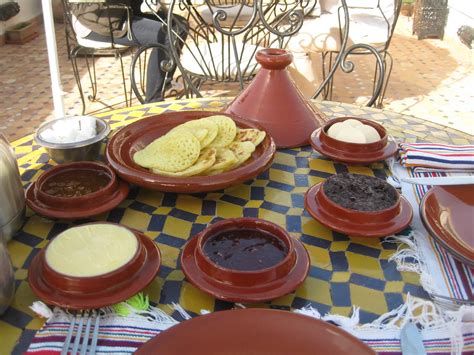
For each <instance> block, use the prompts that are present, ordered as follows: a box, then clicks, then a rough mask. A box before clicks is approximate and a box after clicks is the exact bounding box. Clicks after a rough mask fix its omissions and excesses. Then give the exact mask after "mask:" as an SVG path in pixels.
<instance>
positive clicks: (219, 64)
mask: <svg viewBox="0 0 474 355" xmlns="http://www.w3.org/2000/svg"><path fill="white" fill-rule="evenodd" d="M227 45H228V44H226V47H225V49H224V50H223V48H222V43H221V42H214V43H202V44H199V45H198V46H197V47H196V46H190V47H189V48H188V47H185V49H184V51H183V54H182V57H181V64H182V65H183V67H184V68H185V69H186V70H187V71H189V72H191V73H193V74H194V75H197V76H201V77H206V78H209V79H213V80H219V81H227V80H230V81H233V80H235V79H236V78H238V71H237V64H236V63H237V62H236V60H235V56H234V54H233V50H232V46H230V47H227ZM259 49H263V47H260V46H255V45H253V44H249V43H246V44H243V43H242V42H238V43H237V52H238V53H239V60H240V63H241V65H240V67H241V70H242V71H243V72H242V76H243V77H249V76H251V75H253V74H255V73H256V72H257V70H258V68H257V65H258V63H257V61H256V60H255V53H256V52H257V51H258V50H259ZM242 50H243V53H242V54H241V55H240V53H241V52H242ZM199 53H200V54H199ZM247 64H248V65H247Z"/></svg>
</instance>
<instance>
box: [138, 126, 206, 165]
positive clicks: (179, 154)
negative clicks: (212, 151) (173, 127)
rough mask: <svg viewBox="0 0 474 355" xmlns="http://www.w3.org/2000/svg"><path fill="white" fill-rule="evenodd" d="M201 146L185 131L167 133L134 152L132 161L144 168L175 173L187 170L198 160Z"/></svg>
mask: <svg viewBox="0 0 474 355" xmlns="http://www.w3.org/2000/svg"><path fill="white" fill-rule="evenodd" d="M200 152H201V144H200V143H199V140H198V139H197V138H196V137H195V136H194V135H193V134H192V133H190V132H188V131H187V130H180V131H177V132H171V133H168V134H167V135H165V136H162V137H160V138H158V139H155V140H154V141H153V142H152V143H150V144H149V145H148V146H146V147H145V149H143V150H140V151H138V152H136V153H135V154H134V156H133V161H134V162H135V163H137V164H138V165H140V166H143V167H145V168H154V169H158V170H161V171H168V172H177V171H182V170H185V169H187V168H189V167H190V166H191V165H193V164H194V163H195V162H196V160H197V159H198V158H199V154H200Z"/></svg>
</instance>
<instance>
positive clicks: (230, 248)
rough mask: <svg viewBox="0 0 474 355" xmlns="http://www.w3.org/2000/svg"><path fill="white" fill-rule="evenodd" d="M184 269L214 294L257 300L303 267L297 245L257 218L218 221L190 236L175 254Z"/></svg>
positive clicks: (284, 288) (298, 278) (277, 291)
mask: <svg viewBox="0 0 474 355" xmlns="http://www.w3.org/2000/svg"><path fill="white" fill-rule="evenodd" d="M181 263H182V267H183V271H184V274H185V275H186V277H187V278H188V280H190V281H191V283H193V284H194V285H195V286H196V287H198V288H200V289H201V290H203V291H204V292H207V293H209V294H211V295H213V296H215V297H216V298H219V299H223V300H227V301H234V302H260V301H265V300H271V299H274V298H277V297H280V296H283V295H285V294H287V293H289V292H291V291H293V290H294V289H295V288H296V287H298V286H299V285H300V284H301V283H302V282H303V281H304V279H305V278H306V275H307V273H308V270H309V257H308V254H307V252H306V250H305V249H304V247H303V245H302V244H301V243H300V242H299V241H297V240H295V239H293V238H292V237H291V236H290V235H289V234H288V233H287V232H286V231H285V230H284V229H282V228H281V227H279V226H277V225H276V224H274V223H271V222H268V221H265V220H261V219H258V218H235V219H226V220H223V221H219V222H217V223H214V224H212V225H210V226H209V227H207V228H206V229H205V230H204V231H202V232H201V233H199V234H198V235H197V236H195V237H194V238H192V239H191V240H190V241H189V242H188V243H187V244H186V246H185V248H184V250H183V253H182V255H181Z"/></svg>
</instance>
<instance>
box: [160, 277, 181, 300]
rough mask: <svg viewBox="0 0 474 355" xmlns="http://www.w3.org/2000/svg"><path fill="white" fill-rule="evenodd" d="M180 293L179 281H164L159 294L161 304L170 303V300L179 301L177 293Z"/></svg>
mask: <svg viewBox="0 0 474 355" xmlns="http://www.w3.org/2000/svg"><path fill="white" fill-rule="evenodd" d="M180 293H181V282H180V281H165V283H164V285H163V287H162V289H161V295H160V302H159V303H161V304H170V303H172V302H175V303H177V302H179V295H180Z"/></svg>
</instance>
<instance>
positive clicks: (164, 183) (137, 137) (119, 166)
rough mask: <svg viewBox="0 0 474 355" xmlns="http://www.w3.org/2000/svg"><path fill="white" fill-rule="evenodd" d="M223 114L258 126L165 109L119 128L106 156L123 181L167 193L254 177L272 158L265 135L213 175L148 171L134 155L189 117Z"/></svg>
mask: <svg viewBox="0 0 474 355" xmlns="http://www.w3.org/2000/svg"><path fill="white" fill-rule="evenodd" d="M217 114H219V115H226V116H229V117H230V118H232V119H233V120H234V121H235V123H236V124H237V126H238V127H240V128H257V129H260V130H263V129H262V128H261V127H260V126H258V125H257V124H255V123H253V122H249V121H245V120H242V119H239V118H237V117H236V116H234V115H230V114H226V113H222V112H212V111H180V112H167V113H164V114H161V115H156V116H151V117H147V118H144V119H142V120H139V121H137V122H134V123H132V124H130V125H128V126H125V127H123V128H122V129H120V130H119V131H118V132H117V133H116V134H114V135H113V137H112V138H111V139H110V140H109V142H108V144H107V149H106V157H107V160H108V162H109V163H110V165H111V166H112V168H113V169H115V171H116V172H117V174H118V175H119V176H120V177H121V178H122V179H124V180H126V181H128V182H130V183H133V184H136V185H138V186H141V187H144V188H148V189H152V190H158V191H166V192H178V193H195V192H208V191H216V190H221V189H224V188H227V187H230V186H234V185H238V184H241V183H243V182H245V181H248V180H251V179H253V178H255V177H256V176H257V175H258V174H260V173H261V172H263V171H265V170H266V169H268V168H269V167H270V165H271V163H272V161H273V157H274V155H275V152H276V146H275V143H274V141H273V139H272V138H271V137H270V136H269V135H268V133H267V136H266V137H265V139H264V140H263V142H262V143H260V144H259V146H258V147H257V148H256V150H255V152H253V154H252V156H251V157H250V158H249V159H248V160H247V161H246V162H245V163H244V164H243V165H241V166H240V167H238V168H236V169H233V170H231V171H227V172H225V173H222V174H218V175H214V176H211V177H209V176H192V177H183V178H177V177H167V176H162V175H158V174H153V173H151V172H150V171H149V170H148V169H145V168H142V167H141V166H138V165H137V164H135V162H134V161H133V158H132V157H133V155H134V154H135V152H137V151H138V150H141V149H143V148H145V147H146V146H147V145H148V144H149V143H151V142H152V141H154V140H155V139H156V138H158V137H161V136H162V135H164V134H166V133H167V132H168V131H170V130H171V129H172V128H174V127H176V126H177V125H180V124H182V123H184V122H187V121H189V120H193V119H198V118H203V117H208V116H212V115H217Z"/></svg>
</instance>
